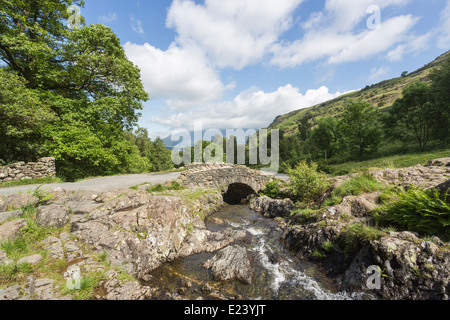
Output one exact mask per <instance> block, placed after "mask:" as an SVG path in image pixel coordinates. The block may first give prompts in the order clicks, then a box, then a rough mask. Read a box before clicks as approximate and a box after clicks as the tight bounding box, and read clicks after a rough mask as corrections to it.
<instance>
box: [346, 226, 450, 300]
mask: <svg viewBox="0 0 450 320" xmlns="http://www.w3.org/2000/svg"><path fill="white" fill-rule="evenodd" d="M371 265H374V266H378V267H379V268H380V270H381V272H382V274H381V275H380V280H381V286H380V289H378V290H376V291H375V292H374V293H375V294H376V295H377V296H379V297H381V298H382V299H389V300H404V299H409V300H447V299H448V295H449V293H450V284H449V282H448V280H449V279H450V252H448V251H447V250H441V249H440V247H439V246H438V245H436V244H434V243H432V242H427V241H421V240H420V239H419V238H418V237H417V236H416V235H415V234H414V233H412V232H407V231H406V232H390V233H389V234H388V235H387V236H384V237H382V238H380V239H379V240H375V241H371V242H370V243H369V244H368V245H367V246H366V247H364V248H363V249H362V250H361V251H360V252H359V253H358V255H357V256H356V257H355V259H354V260H353V262H352V264H351V265H350V267H349V268H348V270H347V271H346V272H345V274H344V277H343V281H342V287H341V289H342V290H365V289H367V288H366V280H367V277H368V275H367V268H368V267H369V266H371Z"/></svg>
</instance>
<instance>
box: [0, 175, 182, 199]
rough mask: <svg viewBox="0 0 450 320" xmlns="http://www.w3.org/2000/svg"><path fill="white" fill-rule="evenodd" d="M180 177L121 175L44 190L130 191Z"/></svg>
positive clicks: (10, 191)
mask: <svg viewBox="0 0 450 320" xmlns="http://www.w3.org/2000/svg"><path fill="white" fill-rule="evenodd" d="M179 176H180V173H179V172H173V173H164V174H132V175H120V176H111V177H102V178H94V179H88V180H83V181H78V182H66V183H57V184H46V185H43V186H42V188H44V189H51V188H62V189H64V190H68V191H77V190H85V191H94V192H104V191H111V190H115V189H128V188H130V187H132V186H136V185H139V184H143V183H146V182H149V183H151V184H158V183H161V184H164V183H166V182H167V181H171V180H176V179H177V178H178V177H179ZM37 187H39V185H26V186H19V187H10V188H0V195H10V194H14V193H17V192H28V191H30V190H35V189H36V188H37Z"/></svg>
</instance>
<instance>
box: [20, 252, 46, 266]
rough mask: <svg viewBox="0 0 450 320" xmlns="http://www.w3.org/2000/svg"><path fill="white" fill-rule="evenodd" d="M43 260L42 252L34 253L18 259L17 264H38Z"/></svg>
mask: <svg viewBox="0 0 450 320" xmlns="http://www.w3.org/2000/svg"><path fill="white" fill-rule="evenodd" d="M41 261H42V256H41V255H40V254H33V255H31V256H27V257H23V258H20V259H19V260H18V261H17V264H23V263H28V264H38V263H39V262H41Z"/></svg>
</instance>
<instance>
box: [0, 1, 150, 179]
mask: <svg viewBox="0 0 450 320" xmlns="http://www.w3.org/2000/svg"><path fill="white" fill-rule="evenodd" d="M83 4H84V2H83V1H82V0H73V1H72V0H29V1H13V0H2V1H1V2H0V22H1V23H0V59H1V60H2V61H3V62H4V63H5V64H6V68H5V69H4V71H5V72H7V73H8V74H13V75H16V76H17V77H19V79H20V80H18V81H20V82H21V83H22V84H23V86H22V88H23V89H26V90H27V91H26V92H28V93H27V94H28V95H29V97H31V96H33V99H35V100H36V99H37V100H38V101H37V102H36V104H35V108H37V109H39V110H40V111H39V112H40V113H42V114H49V113H51V114H52V115H53V116H54V117H52V119H50V118H48V119H45V120H44V121H41V122H40V124H42V125H41V126H39V127H38V128H36V129H37V131H36V132H35V133H36V136H37V137H40V139H38V140H39V141H38V142H36V144H37V145H38V146H39V147H40V151H39V152H36V153H35V154H36V156H38V155H49V156H54V157H55V158H56V160H57V170H60V169H61V168H63V170H64V172H65V173H66V174H69V175H70V176H72V177H74V178H75V177H83V176H86V175H91V174H93V175H97V174H104V173H116V172H117V173H119V172H123V171H124V170H131V171H133V172H134V171H136V170H141V169H142V168H145V167H146V165H145V163H144V162H145V161H143V159H139V158H137V155H139V152H136V151H137V149H136V148H135V147H133V145H132V144H130V143H128V142H126V141H125V138H124V135H123V133H124V132H125V131H126V130H130V129H131V128H132V127H133V126H134V125H135V124H136V123H137V120H138V118H139V116H140V114H139V110H141V109H142V103H143V102H144V101H146V100H148V94H147V93H146V92H145V90H144V88H143V85H142V83H141V78H140V70H139V69H138V68H137V67H136V66H135V65H133V63H132V62H130V61H129V60H128V59H127V57H126V55H125V52H124V49H123V48H122V46H121V44H120V39H119V38H118V37H117V36H116V35H115V34H114V32H113V31H112V30H111V29H110V28H107V27H106V26H104V25H101V24H98V25H90V26H85V25H81V27H80V28H78V29H74V30H70V29H69V28H68V27H67V23H66V22H67V19H68V18H69V16H70V14H71V13H70V12H69V11H68V10H67V9H68V8H69V6H70V5H78V6H82V5H83ZM81 21H82V22H83V20H81ZM8 90H9V89H8ZM23 92H25V90H23ZM7 104H8V105H14V102H13V101H12V102H8V103H7ZM45 110H46V111H45ZM37 114H39V113H37ZM56 118H57V119H58V120H57V121H53V120H54V119H56ZM30 122H31V120H30V118H29V119H27V122H26V124H25V125H24V127H26V126H33V125H32V124H31V123H30ZM68 130H70V131H68ZM17 147H18V146H17V144H16V143H14V142H11V143H10V144H9V145H8V146H7V148H8V149H7V151H6V152H8V153H9V152H11V150H14V149H17ZM19 156H21V154H20V153H17V154H16V155H14V157H13V158H15V157H19ZM127 157H128V158H127ZM15 160H22V159H15ZM133 163H134V164H136V166H137V167H136V168H131V167H130V166H132V165H133ZM72 168H73V169H74V170H71V169H72Z"/></svg>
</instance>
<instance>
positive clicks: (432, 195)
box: [377, 188, 450, 240]
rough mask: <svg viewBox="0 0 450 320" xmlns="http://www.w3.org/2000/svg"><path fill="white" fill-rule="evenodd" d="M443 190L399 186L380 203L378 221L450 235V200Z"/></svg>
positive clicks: (424, 232) (414, 229) (425, 231)
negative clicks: (404, 188)
mask: <svg viewBox="0 0 450 320" xmlns="http://www.w3.org/2000/svg"><path fill="white" fill-rule="evenodd" d="M446 196H447V195H446V194H441V193H440V192H439V191H438V190H433V189H430V190H423V189H420V188H409V189H408V190H403V189H399V190H397V191H396V192H395V193H393V194H391V196H390V199H389V200H387V201H386V203H385V204H384V205H383V207H382V209H381V211H382V212H384V214H379V215H378V216H377V218H378V220H379V222H381V223H383V224H391V225H394V226H396V227H398V228H399V229H401V230H408V231H415V232H418V233H420V234H422V235H429V236H432V235H436V236H439V237H442V238H444V239H446V240H448V239H450V204H449V203H448V202H446Z"/></svg>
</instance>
